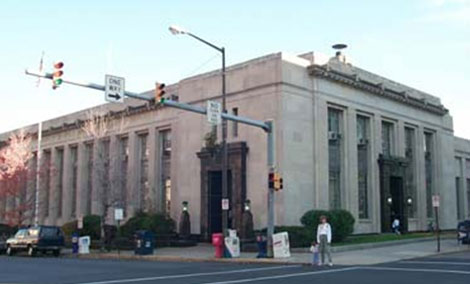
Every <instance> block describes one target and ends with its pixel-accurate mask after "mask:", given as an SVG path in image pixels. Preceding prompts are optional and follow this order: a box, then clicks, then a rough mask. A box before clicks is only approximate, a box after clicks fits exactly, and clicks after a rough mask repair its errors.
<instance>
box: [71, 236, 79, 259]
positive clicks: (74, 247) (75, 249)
mask: <svg viewBox="0 0 470 284" xmlns="http://www.w3.org/2000/svg"><path fill="white" fill-rule="evenodd" d="M78 237H79V235H78V233H77V232H75V233H73V234H72V253H74V254H76V253H78Z"/></svg>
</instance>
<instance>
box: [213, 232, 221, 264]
mask: <svg viewBox="0 0 470 284" xmlns="http://www.w3.org/2000/svg"><path fill="white" fill-rule="evenodd" d="M212 245H213V246H214V248H215V255H214V256H215V258H222V257H223V255H224V234H222V233H214V234H212Z"/></svg>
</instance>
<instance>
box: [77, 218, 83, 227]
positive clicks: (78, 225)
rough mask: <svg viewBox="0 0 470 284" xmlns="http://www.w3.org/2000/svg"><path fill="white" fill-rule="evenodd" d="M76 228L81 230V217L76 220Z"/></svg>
mask: <svg viewBox="0 0 470 284" xmlns="http://www.w3.org/2000/svg"><path fill="white" fill-rule="evenodd" d="M77 228H78V229H83V217H79V218H78V220H77Z"/></svg>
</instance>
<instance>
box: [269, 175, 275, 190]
mask: <svg viewBox="0 0 470 284" xmlns="http://www.w3.org/2000/svg"><path fill="white" fill-rule="evenodd" d="M268 188H274V173H269V175H268Z"/></svg>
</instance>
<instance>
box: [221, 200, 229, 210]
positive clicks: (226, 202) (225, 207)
mask: <svg viewBox="0 0 470 284" xmlns="http://www.w3.org/2000/svg"><path fill="white" fill-rule="evenodd" d="M228 209H229V205H228V198H222V210H228Z"/></svg>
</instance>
